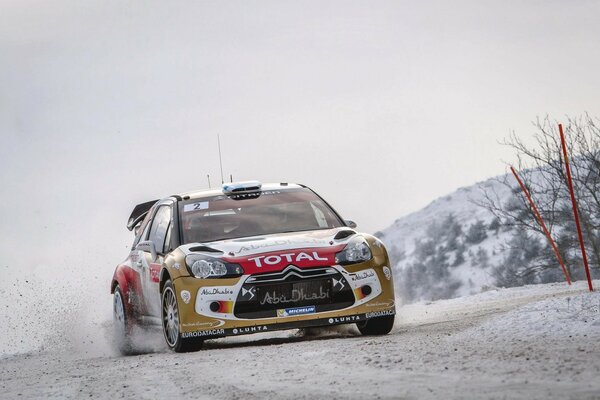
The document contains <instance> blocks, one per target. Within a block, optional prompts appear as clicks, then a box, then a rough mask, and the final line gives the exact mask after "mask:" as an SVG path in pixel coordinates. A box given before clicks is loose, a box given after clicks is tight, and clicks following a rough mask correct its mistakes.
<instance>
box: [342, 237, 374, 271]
mask: <svg viewBox="0 0 600 400" xmlns="http://www.w3.org/2000/svg"><path fill="white" fill-rule="evenodd" d="M371 257H372V254H371V249H370V248H369V244H368V243H367V241H366V240H365V238H363V237H360V236H359V237H356V238H354V239H352V240H350V243H348V244H347V245H346V247H344V250H342V251H340V252H339V253H337V254H336V255H335V262H336V263H337V264H340V265H348V264H356V263H359V262H363V261H369V260H370V259H371Z"/></svg>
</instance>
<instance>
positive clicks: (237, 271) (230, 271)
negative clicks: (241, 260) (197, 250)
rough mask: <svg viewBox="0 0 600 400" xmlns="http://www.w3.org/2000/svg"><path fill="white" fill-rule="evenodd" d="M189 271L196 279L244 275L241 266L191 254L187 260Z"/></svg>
mask: <svg viewBox="0 0 600 400" xmlns="http://www.w3.org/2000/svg"><path fill="white" fill-rule="evenodd" d="M185 263H186V264H187V266H188V269H189V270H190V272H191V273H192V275H194V276H195V277H196V278H202V279H208V278H235V277H238V276H242V275H243V274H244V269H243V268H242V267H241V265H238V264H232V263H227V262H223V261H221V260H219V259H218V258H213V257H209V256H204V255H201V254H191V255H189V256H187V257H186V258H185Z"/></svg>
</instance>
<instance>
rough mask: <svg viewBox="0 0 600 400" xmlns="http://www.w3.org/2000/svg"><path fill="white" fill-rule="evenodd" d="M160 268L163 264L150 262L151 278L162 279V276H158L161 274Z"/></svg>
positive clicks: (152, 279)
mask: <svg viewBox="0 0 600 400" xmlns="http://www.w3.org/2000/svg"><path fill="white" fill-rule="evenodd" d="M160 268H161V266H160V265H159V264H150V280H151V281H152V282H156V283H157V282H159V281H160V277H159V276H158V275H159V274H160Z"/></svg>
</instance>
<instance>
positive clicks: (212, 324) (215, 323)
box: [181, 319, 225, 328]
mask: <svg viewBox="0 0 600 400" xmlns="http://www.w3.org/2000/svg"><path fill="white" fill-rule="evenodd" d="M221 325H225V321H222V320H220V319H217V320H215V321H212V322H188V323H185V324H181V326H183V327H187V328H189V327H192V326H207V327H209V328H216V327H218V326H221Z"/></svg>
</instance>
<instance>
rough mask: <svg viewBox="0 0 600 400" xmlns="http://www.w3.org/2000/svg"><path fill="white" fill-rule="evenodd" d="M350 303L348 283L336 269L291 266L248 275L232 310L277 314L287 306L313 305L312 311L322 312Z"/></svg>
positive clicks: (257, 315)
mask: <svg viewBox="0 0 600 400" xmlns="http://www.w3.org/2000/svg"><path fill="white" fill-rule="evenodd" d="M352 304H354V294H353V293H352V290H351V288H350V285H349V284H348V282H347V281H346V279H345V278H344V277H343V276H342V274H340V273H339V272H338V271H336V270H335V269H333V268H319V269H312V270H300V269H298V268H296V267H294V266H290V267H288V268H286V269H285V270H284V271H282V272H278V273H271V274H264V275H256V276H252V277H250V278H248V280H247V281H246V282H245V283H244V285H243V286H242V290H241V291H240V293H239V295H238V298H237V301H236V304H235V308H234V314H235V316H236V317H238V318H248V319H256V318H271V317H276V316H277V310H284V309H288V308H295V307H304V306H315V312H324V311H332V310H339V309H342V308H346V307H349V306H351V305H352Z"/></svg>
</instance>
